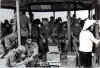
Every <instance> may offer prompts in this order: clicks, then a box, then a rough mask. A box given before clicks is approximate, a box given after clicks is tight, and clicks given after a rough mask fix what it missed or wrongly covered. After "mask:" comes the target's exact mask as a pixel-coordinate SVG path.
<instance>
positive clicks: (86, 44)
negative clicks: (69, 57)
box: [79, 19, 100, 68]
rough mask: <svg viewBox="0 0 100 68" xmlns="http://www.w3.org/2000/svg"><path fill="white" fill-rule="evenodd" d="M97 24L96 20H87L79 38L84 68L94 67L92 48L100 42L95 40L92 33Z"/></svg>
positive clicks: (80, 57) (81, 61) (81, 62)
mask: <svg viewBox="0 0 100 68" xmlns="http://www.w3.org/2000/svg"><path fill="white" fill-rule="evenodd" d="M94 24H96V20H88V19H87V20H86V21H85V24H84V27H83V29H82V31H81V32H80V36H79V42H80V45H79V59H80V65H81V67H83V68H91V67H92V47H93V43H95V44H96V45H97V44H98V43H99V42H100V40H98V39H95V38H94V36H93V33H92V31H91V27H93V26H94Z"/></svg>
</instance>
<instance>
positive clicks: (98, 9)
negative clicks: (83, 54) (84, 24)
mask: <svg viewBox="0 0 100 68" xmlns="http://www.w3.org/2000/svg"><path fill="white" fill-rule="evenodd" d="M95 15H96V20H100V1H99V0H96V3H95ZM98 23H99V22H98ZM99 27H100V26H99V25H97V26H96V28H95V35H96V38H99V37H100V36H99Z"/></svg>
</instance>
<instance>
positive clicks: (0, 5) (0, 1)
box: [0, 0, 1, 8]
mask: <svg viewBox="0 0 100 68" xmlns="http://www.w3.org/2000/svg"><path fill="white" fill-rule="evenodd" d="M0 8H1V0H0Z"/></svg>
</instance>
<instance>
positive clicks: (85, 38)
mask: <svg viewBox="0 0 100 68" xmlns="http://www.w3.org/2000/svg"><path fill="white" fill-rule="evenodd" d="M79 41H80V46H79V51H82V52H92V47H93V42H94V43H96V44H97V43H99V40H97V39H95V38H94V36H93V34H92V33H91V32H90V31H89V30H85V31H81V33H80V36H79Z"/></svg>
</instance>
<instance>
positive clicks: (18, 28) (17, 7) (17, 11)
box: [16, 0, 21, 46]
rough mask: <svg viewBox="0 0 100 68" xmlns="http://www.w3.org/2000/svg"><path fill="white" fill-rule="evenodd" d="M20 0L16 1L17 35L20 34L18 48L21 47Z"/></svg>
mask: <svg viewBox="0 0 100 68" xmlns="http://www.w3.org/2000/svg"><path fill="white" fill-rule="evenodd" d="M19 8H20V7H19V0H16V13H17V33H18V46H21V34H20V16H19V13H20V11H19Z"/></svg>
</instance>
